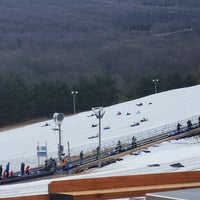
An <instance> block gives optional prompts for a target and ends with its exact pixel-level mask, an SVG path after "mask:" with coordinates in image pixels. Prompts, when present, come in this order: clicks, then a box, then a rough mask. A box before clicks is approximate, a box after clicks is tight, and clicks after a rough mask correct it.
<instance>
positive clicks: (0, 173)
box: [0, 165, 3, 178]
mask: <svg viewBox="0 0 200 200" xmlns="http://www.w3.org/2000/svg"><path fill="white" fill-rule="evenodd" d="M2 172H3V167H2V165H0V178H1V176H2Z"/></svg>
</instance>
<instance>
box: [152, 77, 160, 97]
mask: <svg viewBox="0 0 200 200" xmlns="http://www.w3.org/2000/svg"><path fill="white" fill-rule="evenodd" d="M152 81H153V82H154V88H155V94H156V93H157V82H158V81H159V80H158V79H157V78H156V79H153V80H152Z"/></svg>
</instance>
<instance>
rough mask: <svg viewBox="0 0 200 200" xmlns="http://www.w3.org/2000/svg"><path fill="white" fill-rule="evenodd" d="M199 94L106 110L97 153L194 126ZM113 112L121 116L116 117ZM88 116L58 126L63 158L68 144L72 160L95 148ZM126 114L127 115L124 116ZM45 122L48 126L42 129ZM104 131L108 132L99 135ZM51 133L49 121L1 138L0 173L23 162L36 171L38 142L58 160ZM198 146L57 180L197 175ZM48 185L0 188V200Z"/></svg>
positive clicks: (153, 150) (188, 91)
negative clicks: (126, 141)
mask: <svg viewBox="0 0 200 200" xmlns="http://www.w3.org/2000/svg"><path fill="white" fill-rule="evenodd" d="M199 92H200V85H197V86H195V87H187V88H181V89H178V90H171V91H168V92H163V93H159V94H154V95H150V96H146V97H144V98H140V99H137V100H133V101H128V102H124V103H121V104H116V105H112V106H110V107H105V108H104V110H105V115H104V117H103V119H102V147H104V146H106V145H108V144H113V143H114V144H116V143H117V141H118V140H119V139H120V140H121V141H122V142H123V141H124V139H127V138H128V137H130V138H132V136H133V135H134V136H135V137H136V138H137V139H138V141H139V140H140V139H142V138H145V137H147V138H148V137H150V136H151V135H152V134H156V130H158V129H159V130H160V129H162V128H164V127H165V128H166V127H171V128H173V130H174V127H175V128H176V125H177V122H180V123H181V124H186V122H187V120H188V119H191V120H192V123H196V122H197V120H198V116H199V111H198V109H197V108H198V107H199V106H200V96H199V95H197V94H198V93H199ZM183 99H184V101H183ZM149 102H151V103H152V104H149ZM138 103H143V105H142V106H140V107H138V106H137V105H136V104H138ZM138 110H140V114H136V113H137V111H138ZM118 111H120V112H121V113H122V114H121V115H117V112H118ZM91 112H92V111H87V112H83V113H79V114H76V115H73V116H68V117H65V119H64V120H63V124H62V142H63V145H64V147H65V152H67V142H68V141H69V142H70V149H71V153H72V154H73V153H77V154H79V151H80V150H83V152H84V154H85V153H86V152H87V151H88V150H89V149H90V150H91V149H94V148H96V146H97V145H98V138H93V139H88V137H89V136H92V135H96V134H97V133H98V127H96V128H93V127H92V126H91V125H92V124H94V123H98V120H97V119H96V118H95V117H94V116H91ZM127 112H130V113H131V114H130V115H128V116H127V115H126V113H127ZM143 117H147V118H148V121H146V122H141V123H140V125H139V126H137V127H131V126H130V125H131V124H132V123H133V122H134V121H139V120H140V119H141V118H143ZM46 122H47V123H49V124H50V126H44V124H45V123H46ZM108 125H109V126H110V129H106V130H105V129H103V127H107V126H108ZM52 128H55V124H54V122H53V120H48V121H45V122H44V121H42V122H40V123H34V124H32V125H27V126H24V127H21V128H17V129H14V130H9V131H5V132H1V140H0V151H1V154H0V163H1V164H2V165H3V168H5V164H6V163H7V162H8V161H10V168H11V169H14V171H19V168H20V163H21V162H25V164H26V165H30V166H31V168H32V167H35V166H36V165H37V156H36V146H37V142H39V143H40V145H44V143H45V141H47V144H48V156H49V157H51V156H52V157H54V156H57V144H58V134H57V133H56V131H54V130H53V129H52ZM199 141H200V140H199V136H197V137H193V138H186V139H181V140H173V141H169V142H164V143H161V144H158V145H154V146H152V147H149V148H148V151H138V152H137V154H132V155H127V156H125V157H123V158H122V160H121V161H119V162H116V163H114V164H111V165H108V166H105V167H102V168H98V169H91V170H89V171H87V173H85V174H80V175H78V174H77V175H73V176H68V175H66V177H62V178H60V179H59V180H62V179H77V178H91V177H102V176H104V177H106V176H113V175H119V176H121V175H133V174H148V173H161V172H171V171H191V170H199V169H200V161H199V159H198V158H199V150H200V142H199ZM176 163H180V164H181V165H182V167H174V166H173V164H176ZM51 181H52V179H45V180H41V181H35V182H29V183H22V184H14V185H2V186H1V187H0V198H5V197H10V196H23V195H30V194H45V193H48V184H49V182H51Z"/></svg>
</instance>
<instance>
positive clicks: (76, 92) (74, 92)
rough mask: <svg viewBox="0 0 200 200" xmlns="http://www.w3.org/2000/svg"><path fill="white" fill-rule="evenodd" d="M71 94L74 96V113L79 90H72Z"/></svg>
mask: <svg viewBox="0 0 200 200" xmlns="http://www.w3.org/2000/svg"><path fill="white" fill-rule="evenodd" d="M71 94H72V96H73V105H74V114H76V95H77V94H78V91H71Z"/></svg>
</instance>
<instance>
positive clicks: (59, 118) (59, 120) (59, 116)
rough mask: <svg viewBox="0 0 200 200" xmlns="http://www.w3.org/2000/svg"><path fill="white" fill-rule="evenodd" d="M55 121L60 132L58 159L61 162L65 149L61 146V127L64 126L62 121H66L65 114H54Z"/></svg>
mask: <svg viewBox="0 0 200 200" xmlns="http://www.w3.org/2000/svg"><path fill="white" fill-rule="evenodd" d="M53 119H54V122H55V123H56V124H57V125H58V131H59V143H58V158H59V159H60V160H61V157H62V154H63V151H64V147H63V145H62V144H61V125H62V121H63V119H64V114H63V113H54V114H53Z"/></svg>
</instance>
